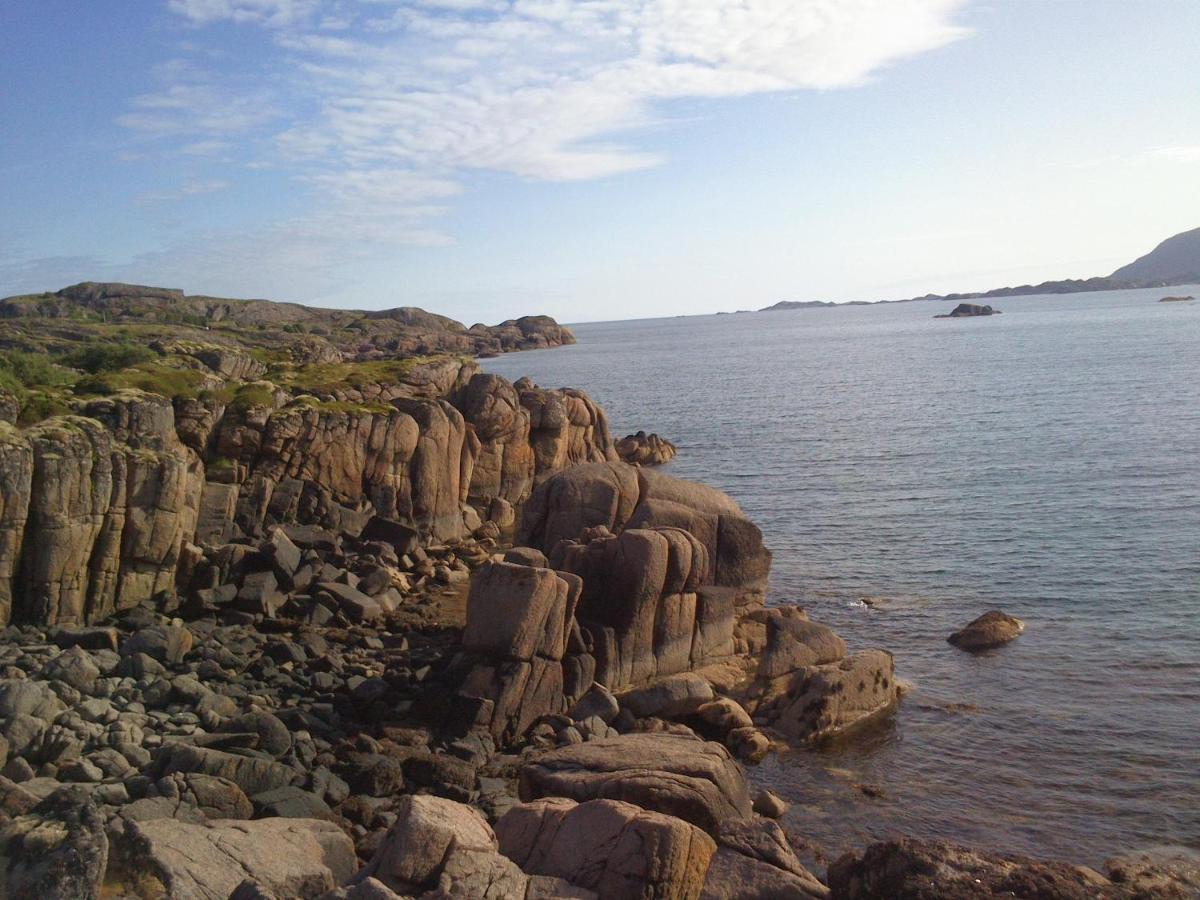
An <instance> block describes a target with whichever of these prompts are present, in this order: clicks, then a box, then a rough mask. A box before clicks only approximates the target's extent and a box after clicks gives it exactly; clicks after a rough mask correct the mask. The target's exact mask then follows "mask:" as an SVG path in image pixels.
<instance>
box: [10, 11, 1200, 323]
mask: <svg viewBox="0 0 1200 900" xmlns="http://www.w3.org/2000/svg"><path fill="white" fill-rule="evenodd" d="M1197 34H1200V4H1195V3H1186V2H1176V0H1160V2H1138V3H1132V2H1124V0H1120V2H1106V0H1077V2H1071V0H1058V2H1017V0H1010V2H1002V3H972V2H958V0H736V2H735V0H704V2H698V0H659V2H651V0H585V2H564V0H423V2H404V0H138V2H128V3H87V4H81V3H74V2H62V0H38V2H25V0H10V2H8V3H6V4H4V6H3V8H2V10H0V114H2V116H3V119H2V122H3V128H2V129H0V295H7V294H12V293H17V292H25V291H35V290H55V289H57V288H59V287H62V286H64V285H66V284H70V283H74V282H76V281H81V280H86V279H90V280H123V281H134V282H141V283H150V284H158V285H166V286H172V287H180V288H183V289H184V290H186V291H187V292H188V293H208V294H215V295H224V296H265V297H271V298H274V299H287V300H296V301H300V302H305V303H313V304H320V305H331V306H348V307H361V308H379V307H384V306H398V305H419V306H424V307H426V308H429V309H433V310H436V311H438V312H441V313H445V314H448V315H452V316H454V317H456V318H459V319H462V320H464V321H467V322H468V323H469V322H474V321H487V322H494V321H498V320H500V319H503V318H507V317H509V316H512V315H518V314H522V313H527V312H547V313H550V314H552V315H555V316H557V317H558V318H560V319H562V320H564V321H586V320H595V319H615V318H631V317H640V316H650V315H675V314H681V313H703V312H715V311H718V310H732V309H741V308H755V307H760V306H765V305H768V304H770V303H774V302H775V301H777V300H785V299H787V300H806V299H831V300H853V299H881V298H898V297H904V296H912V295H916V294H922V293H925V292H927V291H949V290H972V289H984V288H989V287H996V286H999V285H1004V284H1014V283H1023V282H1030V281H1038V280H1042V279H1046V278H1059V277H1081V276H1087V275H1094V274H1106V273H1108V272H1109V271H1111V270H1112V269H1114V268H1116V267H1117V266H1118V265H1121V264H1123V263H1125V262H1128V261H1129V260H1130V259H1132V258H1134V257H1135V256H1138V255H1140V254H1142V253H1144V252H1146V251H1148V250H1149V249H1150V248H1151V247H1152V246H1153V245H1154V244H1156V243H1157V242H1158V241H1159V240H1161V239H1163V238H1165V237H1167V236H1169V235H1171V234H1173V233H1176V232H1178V231H1183V230H1186V229H1189V228H1194V227H1196V226H1198V225H1200V212H1198V209H1200V202H1198V201H1200V75H1198V74H1197V70H1196V57H1195V41H1196V35H1197Z"/></svg>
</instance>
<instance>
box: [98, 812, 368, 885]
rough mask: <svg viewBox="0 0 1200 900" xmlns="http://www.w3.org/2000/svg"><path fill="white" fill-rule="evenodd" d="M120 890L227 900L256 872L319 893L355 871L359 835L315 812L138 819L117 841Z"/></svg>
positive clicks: (267, 881) (269, 881) (264, 881)
mask: <svg viewBox="0 0 1200 900" xmlns="http://www.w3.org/2000/svg"><path fill="white" fill-rule="evenodd" d="M113 863H114V865H113V866H112V867H110V874H109V878H108V881H109V882H110V883H112V884H113V887H114V894H116V895H117V896H121V894H119V893H117V890H118V889H120V890H124V891H126V892H127V893H131V894H132V895H133V896H135V897H145V898H147V900H149V898H158V897H168V898H178V900H226V898H228V897H229V895H230V894H231V893H232V892H233V891H234V890H235V889H236V888H237V887H238V885H240V884H241V883H242V881H243V880H245V879H247V878H249V879H252V880H253V881H256V882H258V884H259V885H261V886H262V887H263V888H265V889H266V890H268V891H271V892H274V893H275V894H277V895H279V896H280V897H289V898H308V897H319V896H321V895H322V894H324V893H325V892H326V891H330V890H332V889H334V888H335V887H337V886H338V885H339V884H342V883H343V882H345V881H346V880H347V879H348V878H349V877H350V876H351V875H353V874H354V871H355V869H356V868H357V860H356V858H355V855H354V843H353V842H352V841H351V840H350V838H349V837H347V836H346V834H345V833H344V832H343V831H342V830H341V829H340V828H338V827H337V826H336V825H333V824H332V823H330V822H325V821H320V820H315V819H259V820H257V821H250V822H242V821H214V822H207V823H204V824H193V823H189V822H181V821H178V820H177V819H154V820H151V821H146V822H130V823H128V824H127V825H126V827H125V830H124V832H123V833H122V835H121V836H120V838H119V839H118V840H117V842H116V844H115V846H114V860H113Z"/></svg>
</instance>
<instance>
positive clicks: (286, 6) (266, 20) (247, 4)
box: [167, 0, 318, 27]
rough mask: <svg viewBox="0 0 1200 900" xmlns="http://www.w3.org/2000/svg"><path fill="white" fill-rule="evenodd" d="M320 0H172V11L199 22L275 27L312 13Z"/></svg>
mask: <svg viewBox="0 0 1200 900" xmlns="http://www.w3.org/2000/svg"><path fill="white" fill-rule="evenodd" d="M317 5H318V0H168V3H167V6H168V8H170V10H171V11H172V12H176V13H179V14H180V15H181V16H183V17H184V18H186V19H188V20H189V21H191V22H194V23H195V24H197V25H207V24H208V23H210V22H218V21H221V20H222V19H228V20H231V21H233V22H252V23H255V24H259V25H268V26H273V27H278V26H284V25H289V24H291V23H292V22H296V21H299V20H301V19H304V18H306V17H307V16H309V15H310V14H311V13H312V12H313V10H314V9H315V8H316V7H317Z"/></svg>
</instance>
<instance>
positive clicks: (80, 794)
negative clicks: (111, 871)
mask: <svg viewBox="0 0 1200 900" xmlns="http://www.w3.org/2000/svg"><path fill="white" fill-rule="evenodd" d="M108 854H109V845H108V836H107V835H106V833H105V828H104V817H103V816H102V815H101V814H100V811H99V810H98V809H97V807H96V804H95V803H94V802H93V800H92V799H91V796H90V794H89V792H88V790H87V789H86V788H82V787H78V786H72V787H66V788H61V789H59V790H56V791H55V792H54V793H52V794H51V795H50V796H49V797H47V798H46V799H44V800H42V801H41V802H40V803H38V804H37V805H36V806H34V807H33V808H32V809H31V810H30V811H29V812H28V813H26V814H24V815H19V816H17V817H16V818H14V819H12V820H11V821H9V822H7V823H6V824H5V825H4V826H3V828H0V897H11V898H13V900H26V898H29V900H34V898H45V900H49V898H52V897H63V898H66V897H70V898H72V900H75V898H78V900H96V898H98V897H99V896H100V884H101V881H102V879H103V878H104V873H105V870H106V867H107V865H108Z"/></svg>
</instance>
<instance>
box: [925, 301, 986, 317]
mask: <svg viewBox="0 0 1200 900" xmlns="http://www.w3.org/2000/svg"><path fill="white" fill-rule="evenodd" d="M998 315H1000V310H998V309H992V307H990V306H979V305H978V304H976V303H960V304H958V306H956V307H954V309H952V310H951V311H950V312H948V313H945V314H944V315H940V316H934V318H935V319H963V318H966V317H967V316H998Z"/></svg>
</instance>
